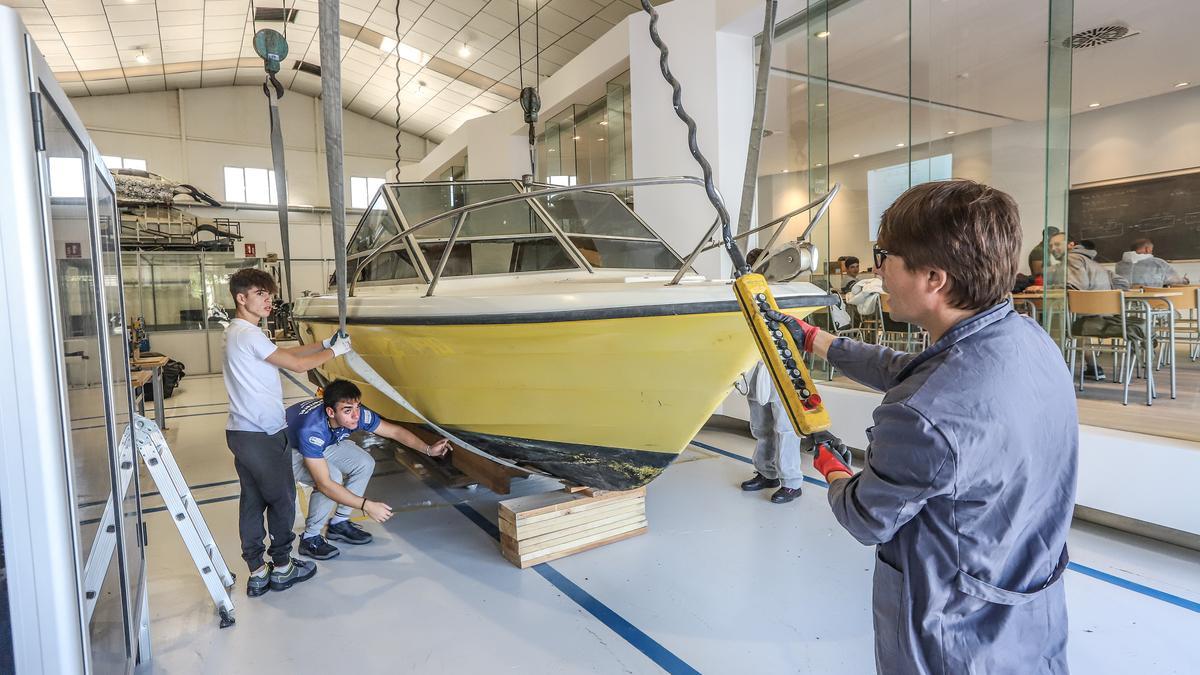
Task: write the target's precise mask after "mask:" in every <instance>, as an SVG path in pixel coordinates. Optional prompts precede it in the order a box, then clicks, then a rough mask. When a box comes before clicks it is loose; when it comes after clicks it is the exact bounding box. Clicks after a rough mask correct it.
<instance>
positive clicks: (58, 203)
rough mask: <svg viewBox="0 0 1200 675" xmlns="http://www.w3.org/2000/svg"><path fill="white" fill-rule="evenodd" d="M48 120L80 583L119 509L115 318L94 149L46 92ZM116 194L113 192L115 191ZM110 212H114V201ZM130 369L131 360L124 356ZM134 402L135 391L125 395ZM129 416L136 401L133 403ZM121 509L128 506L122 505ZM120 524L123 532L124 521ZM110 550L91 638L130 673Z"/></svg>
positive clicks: (110, 661)
mask: <svg viewBox="0 0 1200 675" xmlns="http://www.w3.org/2000/svg"><path fill="white" fill-rule="evenodd" d="M41 105H42V111H41V112H42V119H43V120H44V125H45V147H46V165H45V166H46V171H47V175H45V176H43V184H44V185H46V186H48V192H49V199H48V203H49V213H48V218H47V222H48V224H49V227H50V235H51V236H50V240H51V245H52V246H53V251H52V254H51V258H52V263H53V266H54V271H53V277H52V280H53V283H54V284H55V289H54V291H55V297H56V299H57V302H56V305H57V310H58V322H59V335H60V336H61V339H62V341H63V344H62V351H63V353H64V355H65V358H66V368H65V373H66V382H65V387H64V389H65V392H66V397H67V406H66V410H65V411H64V417H65V421H66V423H67V429H68V434H67V438H68V443H67V448H68V450H67V452H68V457H67V465H68V466H69V467H70V468H71V470H70V472H69V482H70V485H71V489H70V490H69V491H68V494H69V496H70V498H71V499H73V500H74V502H73V507H74V513H75V540H76V545H75V551H76V556H77V563H76V569H77V570H78V583H79V587H80V588H83V586H84V584H83V580H84V578H85V577H86V575H87V570H86V569H85V564H84V561H86V560H88V557H89V555H90V554H91V552H92V549H93V548H94V547H95V546H97V544H98V542H99V540H100V538H101V535H102V534H104V533H102V532H101V531H100V521H101V518H102V515H103V514H104V512H105V509H114V510H115V509H118V508H119V507H120V506H122V505H118V504H117V503H116V500H115V497H114V490H113V482H114V481H113V477H114V476H115V475H116V467H115V462H114V459H115V451H116V445H117V444H116V442H115V441H116V439H114V438H113V435H112V425H111V419H112V410H111V409H110V405H111V402H110V397H109V396H108V392H107V389H108V387H110V386H112V382H111V373H108V372H105V371H106V370H107V369H106V367H105V366H106V364H108V363H109V360H110V357H109V354H107V353H104V352H103V348H104V347H103V345H104V344H105V340H103V339H102V338H103V334H102V331H103V332H107V330H106V328H102V326H106V324H107V317H102V316H101V315H100V312H99V311H98V307H99V306H100V302H99V298H100V291H99V283H100V280H99V279H98V278H97V276H98V275H97V273H96V269H95V266H94V265H93V260H95V259H96V258H97V257H98V256H97V255H96V251H95V248H94V241H95V240H94V237H93V236H92V235H93V228H92V221H91V213H90V212H89V208H88V201H89V200H88V193H89V177H90V176H89V171H88V168H87V167H88V154H87V150H86V149H85V146H84V145H83V143H81V142H80V140H79V138H78V137H77V136H76V135H75V134H74V133H73V132H72V131H71V128H70V126H69V125H68V123H67V121H66V119H65V117H64V116H63V115H62V114H61V113H60V111H59V110H58V108H57V107H55V105H54V104H53V103H52V102H51V96H50V94H48V93H45V92H43V96H42V97H41ZM110 198H111V196H110ZM108 208H109V213H112V206H111V202H110V206H109V207H108ZM118 364H121V365H120V366H119V367H124V366H123V364H124V360H123V359H122V360H121V361H119V362H118ZM124 400H126V401H128V396H127V395H126V396H125V397H124ZM126 419H128V407H127V406H126ZM116 513H120V511H116ZM116 530H117V534H118V537H119V536H120V531H121V523H120V519H117V523H116ZM119 549H120V547H119V546H118V554H117V555H112V556H109V557H108V559H107V560H106V561H103V562H104V563H105V569H104V570H103V577H102V578H103V582H102V584H101V585H100V587H99V589H98V590H86V589H85V590H84V591H83V594H84V596H85V597H84V598H83V601H84V605H85V607H86V606H87V605H88V604H89V603H92V602H94V603H95V609H94V611H93V612H92V615H91V622H90V623H89V624H88V625H87V626H86V634H87V635H88V637H89V642H90V662H91V670H92V672H105V673H107V672H123V671H124V670H125V669H126V668H125V666H126V663H127V659H128V656H129V646H128V645H129V641H128V637H127V633H126V616H127V614H126V609H125V600H124V597H125V593H124V592H123V591H124V589H123V582H122V570H121V556H120V555H119Z"/></svg>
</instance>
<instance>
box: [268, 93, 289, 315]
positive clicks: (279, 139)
mask: <svg viewBox="0 0 1200 675" xmlns="http://www.w3.org/2000/svg"><path fill="white" fill-rule="evenodd" d="M272 84H274V85H275V86H272ZM277 87H278V88H277ZM263 89H265V90H266V92H267V99H269V100H270V106H269V108H270V114H271V162H272V163H273V164H274V166H275V202H276V205H277V206H278V212H279V240H280V242H281V243H282V245H283V282H284V285H283V288H284V290H285V291H287V295H286V296H285V302H292V300H293V296H292V247H291V245H290V244H289V241H288V192H287V167H286V166H285V165H284V160H283V127H282V126H281V124H280V119H279V98H280V97H281V96H282V95H283V87H282V86H280V85H279V81H278V80H276V79H275V75H274V74H271V75H268V76H267V82H265V83H264V84H263Z"/></svg>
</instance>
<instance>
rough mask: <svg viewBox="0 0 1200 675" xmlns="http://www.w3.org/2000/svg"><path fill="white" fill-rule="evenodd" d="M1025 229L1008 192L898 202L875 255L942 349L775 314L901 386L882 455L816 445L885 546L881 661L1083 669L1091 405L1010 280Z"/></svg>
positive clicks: (876, 381)
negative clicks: (1074, 616)
mask: <svg viewBox="0 0 1200 675" xmlns="http://www.w3.org/2000/svg"><path fill="white" fill-rule="evenodd" d="M1020 242H1021V227H1020V222H1019V218H1018V215H1017V207H1016V204H1015V203H1014V202H1013V200H1012V198H1011V197H1009V196H1008V195H1006V194H1004V193H1003V192H1000V191H998V190H994V189H992V188H989V187H987V186H984V185H980V184H978V183H975V182H972V181H965V180H951V181H937V182H933V183H925V184H922V185H918V186H916V187H914V188H912V189H910V190H908V191H907V192H905V193H904V194H903V195H901V196H900V198H899V199H897V200H896V202H895V203H894V204H893V205H892V206H891V207H889V209H888V210H887V211H886V212H885V213H884V215H883V219H882V221H881V226H880V232H879V241H878V246H877V248H876V251H875V255H876V266H877V267H878V268H879V269H880V274H881V276H882V277H883V280H884V286H885V287H886V288H887V290H888V292H889V293H890V304H891V308H892V316H893V317H894V318H896V319H897V320H899V321H907V322H911V323H915V324H917V325H919V326H921V327H922V328H924V329H925V330H927V331H929V335H930V346H929V348H928V349H926V350H925V351H923V352H921V353H920V354H905V353H902V352H898V351H894V350H892V349H888V348H886V347H881V346H878V345H870V344H863V343H860V342H853V341H851V340H849V339H847V338H835V337H834V336H832V335H830V334H828V333H825V332H823V331H821V330H819V329H817V328H816V327H813V326H810V325H809V324H807V323H805V322H803V321H798V320H796V319H795V318H793V317H785V316H784V315H780V314H778V313H769V314H768V316H769V317H771V318H774V320H777V321H780V322H781V323H784V324H785V325H786V326H787V328H788V329H789V330H790V331H791V332H792V334H793V336H794V337H795V338H796V341H797V344H800V345H803V346H804V348H805V349H807V350H810V351H813V352H815V353H816V354H817V355H818V356H821V357H823V358H826V359H828V360H829V362H830V363H832V364H833V365H834V366H835V367H836V368H837V369H838V370H839V371H841V372H842V373H845V374H846V375H847V376H848V377H850V378H851V379H853V380H855V381H857V382H859V383H861V384H864V385H867V386H869V387H872V388H873V389H876V390H878V391H881V392H884V397H883V402H882V403H881V404H880V406H879V407H878V408H876V409H875V412H874V422H875V424H874V426H873V427H871V428H870V429H868V430H867V437H868V438H869V439H870V443H869V445H868V447H867V459H866V466H865V467H864V469H863V470H862V471H861V472H860V473H858V474H852V471H851V470H850V468H849V467H847V466H846V465H845V464H843V463H842V461H841V460H840V459H839V458H838V457H837V455H836V454H834V453H831V452H829V450H828V449H826V448H825V447H824V446H819V447H818V448H817V457H816V461H815V463H814V464H815V466H816V468H817V469H818V470H819V471H821V473H822V474H824V475H825V477H826V479H827V480H828V481H829V484H830V485H829V504H830V506H831V507H832V509H833V513H834V516H835V517H836V518H837V520H838V522H839V523H841V525H842V527H844V528H845V529H846V530H847V531H848V532H849V533H850V534H851V535H852V536H853V537H854V538H855V539H857V540H859V541H860V542H862V543H863V544H872V545H875V546H876V561H875V575H874V582H873V587H872V606H873V613H874V626H875V659H876V667H877V669H878V670H879V672H880V673H937V674H947V675H958V674H960V673H987V674H988V675H996V674H1000V673H1020V674H1022V675H1028V674H1031V673H1066V672H1068V668H1067V661H1066V647H1067V609H1066V597H1065V593H1064V590H1063V582H1062V578H1061V577H1062V573H1063V570H1064V569H1065V568H1066V565H1067V560H1068V558H1067V548H1066V541H1067V532H1068V530H1069V527H1070V522H1071V513H1072V508H1073V506H1074V502H1075V475H1076V461H1077V452H1078V422H1077V420H1076V413H1075V410H1076V408H1075V397H1074V393H1073V390H1072V387H1071V377H1070V374H1069V373H1068V372H1067V369H1066V366H1065V365H1064V364H1063V358H1062V353H1061V352H1060V351H1059V349H1058V347H1057V346H1056V345H1055V344H1054V342H1053V341H1051V339H1050V338H1049V337H1048V336H1047V335H1046V333H1045V332H1044V331H1043V330H1042V329H1041V328H1040V327H1039V326H1038V324H1037V323H1035V322H1034V321H1032V320H1031V319H1029V318H1026V317H1023V316H1021V315H1019V314H1017V313H1016V312H1014V311H1013V307H1012V302H1011V301H1010V300H1009V299H1008V297H1007V295H1008V293H1007V291H1008V289H1009V288H1010V287H1011V285H1012V281H1013V277H1014V276H1015V275H1016V272H1017V264H1018V257H1019V256H1018V250H1019V247H1020ZM802 340H803V341H802ZM834 415H835V417H836V411H835V412H834Z"/></svg>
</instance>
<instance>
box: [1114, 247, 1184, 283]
mask: <svg viewBox="0 0 1200 675" xmlns="http://www.w3.org/2000/svg"><path fill="white" fill-rule="evenodd" d="M1117 276H1119V277H1121V278H1122V279H1125V280H1126V281H1128V282H1129V283H1130V285H1132V286H1151V287H1155V288H1162V287H1163V286H1186V285H1187V284H1188V283H1189V281H1188V278H1187V277H1186V276H1184V275H1182V274H1180V273H1179V270H1177V269H1175V267H1174V266H1173V265H1171V263H1169V262H1167V261H1166V260H1163V259H1162V258H1157V257H1155V256H1154V242H1153V241H1151V240H1149V239H1138V240H1137V241H1135V242H1133V245H1132V246H1130V247H1129V250H1128V251H1126V252H1125V255H1124V256H1122V257H1121V262H1119V263H1117Z"/></svg>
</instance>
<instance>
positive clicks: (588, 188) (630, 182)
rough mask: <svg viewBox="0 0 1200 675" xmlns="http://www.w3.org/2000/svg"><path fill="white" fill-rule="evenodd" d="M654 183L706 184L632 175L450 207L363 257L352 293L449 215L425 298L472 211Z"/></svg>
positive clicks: (680, 178) (684, 178) (697, 180)
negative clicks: (389, 252)
mask: <svg viewBox="0 0 1200 675" xmlns="http://www.w3.org/2000/svg"><path fill="white" fill-rule="evenodd" d="M651 185H699V186H703V185H704V181H703V180H702V179H700V178H696V177H695V176H660V177H654V178H631V179H626V180H617V181H608V182H604V183H591V184H588V185H570V186H557V187H552V188H545V189H539V190H537V191H534V192H519V193H516V194H511V195H504V196H501V197H495V198H492V199H487V200H484V201H481V202H476V203H474V204H466V205H464V206H460V207H458V208H456V209H451V210H449V211H445V212H442V213H439V214H437V215H435V216H431V217H429V218H426V219H425V220H422V221H421V222H419V223H417V224H416V225H413V226H412V227H410V228H408V229H405V230H402V231H400V232H398V233H396V234H394V235H392V237H391V238H389V239H388V240H387V241H385V242H383V243H382V244H380V245H379V246H377V247H376V248H375V249H374V250H373V251H371V253H370V254H368V255H367V256H366V257H365V258H363V259H362V262H360V263H359V264H358V267H357V268H356V269H355V271H354V276H353V278H352V279H351V280H350V295H354V291H355V289H356V288H357V287H358V280H359V277H360V276H361V275H362V273H363V271H364V270H365V269H366V268H367V266H368V265H370V264H371V262H372V261H374V260H375V258H376V257H378V256H379V255H380V254H381V253H383V252H384V250H385V249H387V248H388V247H389V246H392V245H393V244H395V243H396V242H397V241H402V240H403V238H404V237H407V236H409V235H411V234H413V233H414V232H416V231H418V230H423V229H425V228H427V227H429V226H431V225H433V224H434V223H437V222H439V221H442V220H446V219H447V218H452V217H455V216H458V218H457V219H456V221H455V223H454V227H453V229H452V230H451V232H450V241H449V242H448V245H447V246H446V248H445V249H444V250H443V251H442V254H441V256H440V257H439V258H438V266H437V269H436V270H435V272H434V275H433V277H432V278H431V279H430V280H429V286H428V288H427V289H426V291H425V297H429V296H431V295H433V291H434V289H435V288H436V287H437V284H438V281H439V280H440V279H441V276H442V272H443V271H445V268H446V262H447V261H448V260H449V255H450V253H451V247H452V246H453V244H454V242H455V240H457V238H458V233H459V230H461V229H462V226H463V224H464V223H465V222H466V217H467V215H468V214H470V213H471V212H473V211H479V210H481V209H486V208H489V207H492V206H498V205H501V204H509V203H512V202H520V201H528V200H531V199H537V198H540V197H550V196H554V195H559V194H566V193H571V192H596V191H599V190H612V189H617V188H626V187H644V186H651ZM664 243H665V242H664ZM582 262H583V265H584V268H585V269H586V270H587V271H588V272H592V273H594V272H595V270H594V269H593V268H592V266H591V265H590V264H589V263H588V262H587V260H582ZM686 264H687V263H685V267H683V268H681V269H687V267H686Z"/></svg>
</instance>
